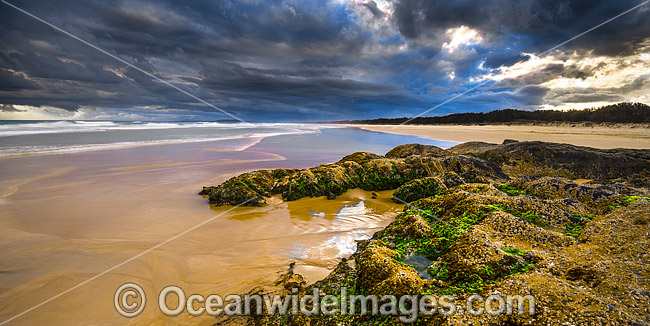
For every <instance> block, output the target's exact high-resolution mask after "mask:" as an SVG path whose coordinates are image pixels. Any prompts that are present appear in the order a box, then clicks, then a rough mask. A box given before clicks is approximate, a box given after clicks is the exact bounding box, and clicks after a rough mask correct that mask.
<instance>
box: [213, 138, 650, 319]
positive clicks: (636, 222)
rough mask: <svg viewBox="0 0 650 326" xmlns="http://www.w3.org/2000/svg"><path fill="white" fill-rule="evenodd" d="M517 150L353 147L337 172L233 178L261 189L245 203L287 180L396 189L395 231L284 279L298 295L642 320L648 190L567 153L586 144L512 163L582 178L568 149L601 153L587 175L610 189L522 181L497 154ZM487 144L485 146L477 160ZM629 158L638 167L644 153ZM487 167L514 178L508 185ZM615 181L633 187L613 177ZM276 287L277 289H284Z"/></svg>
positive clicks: (559, 180) (329, 168) (530, 178)
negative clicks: (490, 299) (328, 267)
mask: <svg viewBox="0 0 650 326" xmlns="http://www.w3.org/2000/svg"><path fill="white" fill-rule="evenodd" d="M518 144H520V143H517V142H509V143H508V144H506V145H486V144H482V143H481V144H478V145H477V144H469V145H466V146H464V147H463V146H457V147H455V149H452V150H451V151H450V152H453V151H455V150H458V149H459V148H460V149H461V150H462V151H466V150H470V149H471V150H472V151H474V152H475V155H477V156H479V157H474V156H472V155H459V154H458V153H456V154H445V153H442V152H440V151H437V150H435V149H430V148H427V147H418V146H411V145H407V146H406V147H402V148H399V149H398V150H393V151H391V152H393V153H392V154H391V156H393V157H391V158H387V157H376V156H375V155H374V154H372V155H371V154H370V153H355V154H353V155H351V156H349V157H347V159H344V160H341V161H340V162H337V163H335V164H329V165H324V166H320V167H317V168H313V169H307V170H284V172H275V171H264V172H261V171H257V173H256V172H253V174H250V175H248V174H245V175H242V176H240V177H241V179H237V180H238V181H243V182H252V181H255V182H258V183H259V184H256V185H255V186H249V187H247V188H243V189H244V190H245V191H244V190H242V194H246V196H247V195H253V194H251V193H250V192H248V191H249V190H250V191H252V192H255V193H256V194H258V195H260V196H262V197H263V196H266V195H268V194H273V193H278V192H280V193H282V194H283V197H284V196H285V192H287V191H288V192H287V193H286V196H290V194H293V193H295V192H293V191H289V190H288V187H289V186H288V185H291V187H294V186H295V185H297V184H302V185H314V184H321V183H319V182H318V181H317V180H323V179H326V178H330V179H336V180H340V182H338V181H337V182H334V183H333V185H331V186H330V185H328V186H327V187H326V189H328V190H327V191H328V192H332V193H338V191H344V190H343V189H345V188H346V187H352V186H356V187H361V188H364V189H396V191H395V194H394V197H395V198H396V201H398V202H406V203H407V204H406V205H405V207H404V211H403V212H402V213H401V214H400V215H398V216H397V217H396V218H395V220H394V221H393V222H392V223H391V224H389V225H388V226H387V227H386V228H385V229H383V230H381V231H379V232H377V233H375V234H374V235H373V237H372V239H370V240H364V241H360V242H359V243H358V249H357V252H356V253H355V254H353V255H352V256H351V257H349V258H346V259H344V260H343V261H342V262H341V263H340V264H339V265H338V266H337V267H336V269H334V271H332V272H331V273H330V274H329V276H327V277H326V278H325V279H323V280H321V281H319V282H316V283H315V284H313V285H305V284H304V283H301V282H300V280H299V279H298V280H297V281H296V282H294V283H292V284H293V285H292V286H294V287H296V288H297V289H298V291H299V292H300V293H301V294H311V291H312V290H313V289H314V288H319V289H320V290H321V295H326V294H331V295H337V294H338V293H339V291H340V289H341V287H346V288H348V291H349V294H355V295H358V294H364V295H375V296H378V297H380V296H382V295H385V294H392V295H396V296H400V295H407V294H408V295H423V294H433V295H437V296H440V295H444V294H449V295H454V296H455V297H456V302H457V303H464V302H465V300H466V299H467V298H468V297H469V296H471V295H473V294H480V295H482V296H483V297H486V296H488V295H490V294H514V295H517V294H518V295H528V294H529V295H532V296H533V297H534V298H535V314H534V315H528V314H523V315H519V314H510V315H507V314H499V315H490V314H480V315H478V316H475V315H471V314H467V313H463V314H452V315H449V316H443V315H440V314H436V315H434V316H425V315H420V316H419V317H418V320H417V324H423V325H464V324H472V325H555V324H558V323H566V324H573V325H600V324H607V325H642V324H645V323H646V321H647V320H649V319H650V303H649V299H650V296H649V295H648V293H650V264H648V261H650V254H649V253H650V236H649V235H650V233H649V232H650V231H649V230H650V196H649V194H650V190H648V189H647V188H638V187H632V186H630V185H631V184H632V183H633V182H631V181H630V180H631V179H626V178H625V177H624V176H617V175H614V174H613V172H612V170H610V169H609V168H607V167H606V166H608V165H609V164H613V163H611V162H609V161H608V160H609V159H608V158H603V157H606V156H607V155H609V154H603V153H600V152H597V153H594V152H591V154H585V153H583V154H575V152H574V150H575V151H577V152H581V153H582V151H583V150H582V149H575V148H574V149H571V150H570V151H569V152H567V153H561V154H560V153H557V152H554V151H557V150H559V148H562V146H557V144H555V145H553V146H552V147H553V148H554V149H549V150H545V151H543V153H545V154H546V155H551V156H550V158H544V159H543V160H541V162H543V163H531V162H535V161H536V160H537V158H536V157H537V156H538V155H541V154H539V153H538V152H537V151H532V152H531V153H529V154H527V155H528V156H526V155H524V154H521V153H520V154H516V155H513V160H515V161H516V162H517V164H524V165H526V164H529V165H527V166H528V168H531V169H532V168H533V166H534V164H538V166H540V167H541V168H543V167H545V168H548V169H549V170H544V169H542V171H543V172H544V171H546V172H548V171H555V172H557V171H563V170H566V171H570V172H571V173H578V172H579V171H582V172H581V173H587V172H586V171H587V170H581V169H583V168H584V169H586V168H585V167H584V166H583V165H581V164H582V163H567V160H568V159H567V156H565V155H568V156H570V155H573V154H570V153H574V154H575V155H577V156H576V157H577V158H582V157H583V156H582V155H604V156H603V157H601V160H600V161H598V162H600V163H598V164H600V165H598V166H596V167H595V169H596V170H595V172H590V173H592V174H591V177H592V178H593V179H597V180H607V181H608V182H609V184H598V183H595V182H591V183H587V184H578V183H576V182H574V181H572V180H570V179H567V178H563V177H558V176H548V175H547V176H543V175H540V174H534V175H526V174H524V173H523V171H524V170H525V169H523V168H521V169H519V170H516V169H515V170H513V169H509V168H507V166H510V165H509V164H512V162H513V161H512V160H507V161H504V160H503V159H502V158H501V156H496V157H495V156H492V155H496V153H505V152H502V151H501V150H497V148H503V146H520V145H518ZM538 145H539V144H537V145H534V146H538ZM521 146H523V147H521V148H519V149H517V148H511V149H509V150H508V151H507V152H508V153H517V151H519V150H522V148H531V147H529V146H531V145H530V144H524V145H521ZM533 148H534V147H533ZM488 150H493V151H491V152H489V153H490V154H489V155H488V154H485V153H488ZM617 151H618V152H619V154H620V153H624V152H625V150H617ZM586 152H590V151H589V150H586ZM423 153H426V154H423ZM553 153H555V154H553ZM633 153H636V152H633ZM610 154H611V153H610ZM553 155H555V156H553ZM630 155H631V156H630V157H632V156H633V158H634V159H635V160H636V159H639V160H643V159H644V157H645V155H646V154H644V153H636V154H634V155H632V154H630ZM488 156H489V160H488ZM556 160H557V161H556ZM504 162H506V163H504ZM522 162H523V163H522ZM563 162H564V163H563ZM634 162H636V161H634ZM496 163H499V164H503V165H502V166H504V169H505V170H506V171H511V173H513V174H512V175H511V177H510V178H509V177H508V175H506V174H504V172H503V171H502V170H501V169H500V168H499V166H498V165H496ZM635 166H636V167H637V168H639V169H640V170H641V172H643V171H646V170H645V169H646V167H641V166H640V165H635ZM621 169H622V170H628V168H626V167H622V168H621ZM512 171H515V172H516V173H515V172H512ZM598 171H601V172H603V173H604V174H603V175H598V174H597V173H598ZM351 172H354V174H352V173H351ZM346 174H347V175H346ZM549 174H551V175H552V174H553V173H549ZM344 175H345V176H344ZM621 180H626V181H625V182H626V183H628V185H623V184H620V183H616V182H617V181H621ZM232 182H235V181H232ZM391 187H392V188H391ZM306 189H309V190H308V191H306V192H300V193H298V195H296V196H295V198H298V197H300V196H303V195H309V194H314V193H318V194H322V192H318V191H320V190H318V189H322V188H317V187H312V186H309V187H308V188H306ZM332 189H338V190H336V191H334V190H332ZM214 191H221V190H214ZM242 196H243V195H242ZM244 197H245V196H244ZM285 198H286V197H285ZM290 198H294V197H290ZM397 199H399V200H397ZM292 277H293V278H296V277H295V276H292ZM280 283H282V282H280ZM284 283H286V282H284ZM279 291H280V293H286V291H287V288H286V287H281V288H280V290H279ZM235 321H237V322H242V320H241V319H226V320H225V321H223V323H224V324H227V325H234V324H237V323H236V322H235ZM243 321H244V322H243V324H249V325H266V324H273V325H285V324H294V325H303V324H311V325H339V324H345V325H350V324H382V325H398V324H401V323H400V321H399V319H398V317H397V316H374V317H370V316H363V315H359V314H349V315H340V314H335V315H331V316H324V315H316V316H306V315H298V316H282V317H280V316H277V315H264V316H257V317H251V318H248V319H244V320H243Z"/></svg>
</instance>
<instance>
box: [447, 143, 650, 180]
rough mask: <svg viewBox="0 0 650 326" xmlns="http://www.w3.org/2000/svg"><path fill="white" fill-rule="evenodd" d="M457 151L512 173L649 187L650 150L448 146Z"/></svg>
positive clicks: (526, 145) (539, 145)
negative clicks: (487, 161) (492, 163)
mask: <svg viewBox="0 0 650 326" xmlns="http://www.w3.org/2000/svg"><path fill="white" fill-rule="evenodd" d="M448 151H449V152H451V153H455V154H466V155H474V156H477V157H481V158H484V159H487V160H489V161H492V162H494V163H497V164H498V165H499V166H501V167H502V168H503V170H504V171H506V172H507V173H508V174H510V175H546V176H556V177H565V178H571V179H577V178H580V179H593V180H594V181H595V182H596V183H604V184H608V183H616V182H624V183H627V184H628V185H631V186H637V187H647V186H650V151H648V150H642V149H596V148H590V147H583V146H574V145H569V144H558V143H548V142H539V141H528V142H505V143H504V144H500V145H497V144H489V143H482V142H469V143H464V144H460V145H457V146H454V147H452V148H450V149H448Z"/></svg>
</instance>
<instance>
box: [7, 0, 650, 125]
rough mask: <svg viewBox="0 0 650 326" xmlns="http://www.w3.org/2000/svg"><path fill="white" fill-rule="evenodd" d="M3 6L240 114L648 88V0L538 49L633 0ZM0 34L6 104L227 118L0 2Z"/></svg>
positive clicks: (527, 104)
mask: <svg viewBox="0 0 650 326" xmlns="http://www.w3.org/2000/svg"><path fill="white" fill-rule="evenodd" d="M12 3H13V4H14V5H16V6H18V7H20V8H23V9H24V10H26V11H28V12H30V13H32V14H34V15H35V16H38V17H40V18H42V19H44V20H46V21H48V22H50V23H52V24H54V25H55V26H58V27H60V28H62V29H64V30H66V31H68V32H70V33H71V34H73V35H75V36H77V37H79V38H81V39H83V40H85V41H87V42H90V43H91V44H94V45H96V46H98V47H100V48H102V49H104V50H106V51H107V52H109V53H111V54H112V55H114V56H117V57H119V58H121V59H123V60H126V61H127V62H129V63H131V64H133V65H135V66H137V67H139V68H141V69H143V70H145V71H147V72H148V73H150V74H153V75H155V76H157V77H159V78H160V79H162V80H165V81H166V82H169V83H171V84H173V85H175V86H177V87H179V88H181V89H183V90H185V91H187V92H189V93H191V94H194V95H196V96H198V97H200V98H201V99H203V100H205V101H207V102H209V103H211V104H214V105H216V106H217V107H220V108H222V109H223V110H226V111H227V112H230V113H232V114H234V115H236V116H238V117H240V118H242V119H245V120H330V119H331V120H340V119H354V118H373V117H401V116H410V115H411V116H412V115H416V114H419V113H420V112H422V111H424V110H427V109H428V108H430V107H433V106H435V105H436V104H438V103H441V102H443V101H445V100H447V99H448V98H450V97H452V96H454V95H456V94H458V93H460V92H463V91H464V90H467V89H469V88H471V87H474V86H475V85H477V83H479V82H487V81H493V82H491V83H490V84H487V85H486V87H480V88H478V89H477V90H476V91H474V92H472V93H470V94H468V95H467V96H465V97H464V98H461V99H459V100H457V101H453V102H451V103H449V104H447V105H445V106H443V107H441V108H440V109H437V110H434V111H432V112H430V114H432V115H435V114H445V113H451V112H468V111H488V110H493V109H502V108H510V107H513V108H522V109H535V108H539V107H542V106H545V107H549V106H553V107H562V106H563V105H572V106H573V105H580V104H584V105H587V106H589V105H591V104H592V103H595V102H598V103H600V102H616V101H621V100H626V101H630V100H638V101H650V98H648V97H647V96H648V95H644V94H648V93H649V92H648V90H650V89H649V85H648V82H647V80H648V78H647V74H644V73H643V69H644V68H648V67H647V62H648V61H649V60H650V58H648V57H647V56H648V55H649V54H648V53H650V14H649V13H650V9H649V7H648V6H643V7H640V8H638V9H636V10H634V11H632V12H630V13H628V14H626V15H625V16H623V17H621V18H619V19H617V20H615V21H612V22H611V23H608V24H607V25H605V26H602V27H601V28H598V29H596V30H594V31H592V32H590V33H588V34H586V35H584V36H583V37H581V38H579V39H577V40H575V41H573V42H571V43H569V44H567V45H565V46H563V47H561V48H558V49H557V50H556V51H553V52H549V53H545V54H544V55H543V56H539V54H540V53H542V52H544V51H545V50H547V49H549V48H551V47H553V46H555V45H557V44H558V43H560V42H563V41H565V40H567V39H569V38H571V37H573V36H575V35H577V34H579V33H582V32H584V31H585V30H587V29H589V28H591V27H593V26H595V25H597V24H600V23H602V22H604V21H606V20H607V19H610V18H612V17H613V16H615V15H617V14H619V13H621V12H623V11H625V10H627V9H629V8H631V7H633V6H635V5H637V4H638V2H636V1H582V0H579V1H541V0H522V1H515V2H513V1H506V0H496V1H478V0H476V1H475V0H469V1H429V0H400V1H385V0H376V1H372V0H370V1H354V0H350V1H339V0H320V1H299V0H294V1H288V0H287V1H252V0H247V1H243V0H242V1H229V0H224V1H192V2H186V3H181V2H174V1H155V2H154V1H145V0H130V1H112V2H106V1H92V0H91V1H79V0H77V1H61V0H53V1H47V2H41V1H28V0H23V1H19V0H14V1H13V2H12ZM0 33H2V34H1V35H2V36H1V37H0V49H1V50H2V51H1V53H0V104H2V105H3V106H2V108H3V111H5V112H10V111H7V110H9V109H8V108H16V107H17V106H18V107H20V108H21V109H20V110H21V112H22V110H28V109H29V107H53V108H59V109H62V110H67V111H70V112H76V111H78V110H81V109H85V110H95V111H102V112H106V114H105V115H103V116H110V114H111V112H120V113H121V114H123V113H124V112H132V113H137V114H135V115H129V116H137V117H140V118H144V119H146V118H152V117H155V118H156V119H170V120H183V119H193V120H196V119H199V120H211V119H220V118H227V116H225V115H223V114H222V113H220V112H218V111H216V110H214V109H213V108H211V107H209V106H206V105H204V104H202V103H200V102H198V101H196V100H194V99H193V98H191V97H189V96H187V95H185V94H183V93H181V92H178V91H177V90H174V89H172V88H171V87H169V86H168V85H165V84H164V83H161V82H159V81H157V80H155V79H154V78H151V76H148V75H146V74H143V73H142V72H140V71H137V70H136V69H134V68H132V67H129V66H128V65H125V64H123V63H121V62H119V61H118V60H115V59H114V58H111V57H110V56H108V55H106V54H103V53H101V52H100V51H97V50H96V49H93V48H91V47H89V46H87V45H85V44H83V43H81V42H79V41H78V40H75V39H73V38H72V37H70V36H68V35H65V34H64V33H61V32H59V31H56V30H55V29H53V28H51V27H49V26H47V25H45V24H43V23H41V22H38V21H37V20H35V19H33V18H30V17H29V16H27V15H25V14H24V13H21V12H20V11H18V10H16V9H14V8H12V7H10V6H8V5H6V4H0ZM594 58H597V60H595V59H594ZM644 58H645V59H644ZM645 71H647V69H645ZM603 77H607V78H610V80H611V83H610V84H607V85H604V84H599V81H596V80H597V79H598V78H600V80H602V78H603ZM592 80H593V81H592ZM490 85H493V86H492V87H487V86H490ZM585 85H587V86H586V87H585ZM589 85H592V86H589Z"/></svg>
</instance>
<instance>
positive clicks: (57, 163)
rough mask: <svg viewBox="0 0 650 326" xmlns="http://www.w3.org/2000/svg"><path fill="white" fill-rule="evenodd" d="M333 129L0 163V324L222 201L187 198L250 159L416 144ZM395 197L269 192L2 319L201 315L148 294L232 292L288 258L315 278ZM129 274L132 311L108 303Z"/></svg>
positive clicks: (205, 321)
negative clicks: (141, 295) (168, 312)
mask: <svg viewBox="0 0 650 326" xmlns="http://www.w3.org/2000/svg"><path fill="white" fill-rule="evenodd" d="M333 133H335V134H336V133H338V134H336V135H329V136H327V135H303V136H279V137H270V138H267V139H264V140H263V141H260V140H259V139H242V140H237V141H236V142H241V143H237V144H233V143H232V141H230V143H228V146H230V147H228V146H226V145H225V143H224V142H205V143H191V144H173V145H159V146H147V147H139V148H128V149H121V150H104V151H94V152H87V153H72V154H65V155H37V156H27V157H18V158H4V159H0V176H1V177H2V178H1V180H0V257H1V259H0V321H4V320H6V319H8V318H11V317H13V316H15V315H16V314H18V313H21V312H23V311H24V310H26V309H29V308H30V307H32V306H34V305H35V304H38V303H40V302H42V301H44V300H46V299H49V298H51V297H53V296H55V295H58V294H59V293H61V292H62V291H65V290H67V289H69V288H71V287H73V286H76V285H78V284H79V283H81V282H83V281H85V280H87V279H89V278H91V277H93V276H95V275H97V274H99V273H102V272H104V271H105V270H106V269H108V268H111V267H113V266H115V265H117V264H119V263H121V262H123V261H125V260H127V259H129V258H131V257H133V256H136V255H138V254H140V253H141V252H143V251H145V250H147V249H150V248H152V247H153V246H155V245H157V244H159V243H160V242H163V241H165V240H167V239H169V238H170V237H172V236H174V235H176V234H178V233H179V232H182V231H184V230H186V229H188V228H190V227H192V226H194V225H197V224H199V223H202V222H204V221H205V220H207V219H210V218H212V217H213V216H216V215H218V214H222V213H223V212H225V211H226V210H227V209H229V207H210V206H209V205H207V201H206V199H205V198H202V197H201V196H198V195H196V193H197V192H198V191H199V190H200V189H201V187H202V186H204V185H215V184H218V183H220V182H222V181H224V180H225V179H226V178H228V177H231V176H233V175H236V174H238V173H241V172H246V171H250V170H255V169H260V168H278V167H291V168H304V167H309V166H314V165H318V164H321V163H326V162H333V161H336V160H338V159H339V158H340V157H342V156H343V155H345V154H349V153H350V152H352V150H350V147H357V148H358V149H359V150H371V151H376V152H380V153H383V152H385V151H386V150H388V149H390V148H391V147H393V146H395V145H397V144H398V143H407V142H414V141H418V140H417V139H415V138H413V137H404V136H398V137H397V138H395V137H394V136H391V135H387V134H378V133H372V132H367V131H359V130H348V131H345V132H343V131H336V132H333ZM351 136H354V137H355V138H354V139H356V140H354V141H349V142H348V143H347V144H345V145H339V144H338V143H337V142H338V141H339V139H351ZM370 140H374V141H375V143H373V142H372V141H370ZM246 142H250V144H255V145H254V146H252V147H248V146H249V145H250V144H248V143H246ZM323 144H329V145H328V146H329V147H328V146H325V145H323ZM224 148H225V149H224ZM228 148H235V149H228ZM236 148H245V149H244V150H237V149H236ZM391 195H392V192H391V191H387V192H380V193H379V198H378V199H371V198H370V195H369V193H367V192H364V191H360V190H351V191H349V192H347V193H346V194H344V195H342V196H340V197H339V198H337V199H336V200H326V199H324V198H307V199H302V200H298V201H294V202H283V201H282V200H281V199H280V198H277V197H276V198H273V199H272V200H271V204H270V205H268V206H266V207H256V208H250V207H241V208H236V209H234V210H232V211H230V212H228V213H226V214H224V215H223V216H220V217H218V218H216V219H214V220H213V221H211V222H210V223H207V224H205V225H203V226H201V227H200V228H197V229H196V230H193V231H191V232H190V233H188V234H186V235H184V236H182V237H180V238H178V239H175V240H173V241H172V242H170V243H168V244H165V245H164V246H161V247H160V248H157V249H155V250H153V251H151V252H150V253H147V254H146V255H144V256H142V257H139V258H137V259H135V260H133V261H131V262H129V263H127V264H124V265H123V266H120V267H119V268H116V269H115V270H113V271H111V272H109V273H107V274H105V275H102V276H101V277H99V278H97V279H95V280H93V281H91V282H89V283H88V284H85V285H83V286H81V287H79V288H77V289H75V290H73V291H71V292H69V293H67V294H64V295H62V296H61V297H59V298H57V299H55V300H53V301H51V302H49V303H47V304H45V305H43V306H41V307H39V308H37V309H35V310H34V311H32V312H29V313H27V314H25V315H24V316H21V317H19V318H17V319H16V320H14V321H12V322H10V323H8V324H7V325H50V324H52V325H68V324H83V325H124V324H128V325H150V324H169V325H183V324H187V325H189V324H192V325H197V324H200V325H211V324H212V323H213V322H214V319H213V318H212V317H209V316H202V317H189V316H188V315H187V314H182V315H181V316H179V317H173V318H172V317H166V316H163V315H162V313H161V312H160V311H159V310H158V308H157V294H158V293H159V292H160V290H161V289H163V288H164V287H166V286H168V285H177V286H180V287H181V288H183V289H184V290H185V291H186V293H187V294H188V295H189V294H191V293H200V294H203V295H209V294H220V295H227V294H231V293H242V292H245V291H247V290H249V289H251V288H252V287H253V286H255V285H259V284H265V283H268V282H271V281H272V280H274V278H275V275H276V273H277V272H280V271H283V270H285V269H286V268H287V266H288V264H289V263H291V262H297V271H298V272H299V273H301V274H303V275H304V276H305V277H306V279H307V280H308V281H309V282H314V281H316V280H319V279H321V278H323V277H324V276H326V275H327V274H328V273H329V271H330V270H331V269H332V268H333V267H334V266H335V265H336V264H337V263H338V261H340V258H341V257H344V256H347V255H349V254H351V253H352V252H353V251H354V249H355V242H354V240H355V239H363V238H368V237H369V236H370V235H372V234H373V233H374V232H375V231H377V230H379V229H381V228H383V227H384V226H386V225H387V224H388V223H390V222H391V221H392V219H393V218H394V216H395V215H396V214H397V213H398V212H399V211H401V205H397V204H395V203H393V202H392V201H391V200H390V197H391ZM127 282H134V283H137V284H139V285H141V286H142V287H143V288H144V290H145V293H147V300H148V303H147V306H146V308H145V310H144V313H143V314H142V315H141V316H138V317H136V318H133V319H125V318H123V317H121V316H119V315H118V314H117V312H116V311H115V308H114V307H113V296H114V293H115V290H116V289H117V288H118V287H119V286H120V285H122V284H124V283H127Z"/></svg>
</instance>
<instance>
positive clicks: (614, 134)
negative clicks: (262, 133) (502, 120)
mask: <svg viewBox="0 0 650 326" xmlns="http://www.w3.org/2000/svg"><path fill="white" fill-rule="evenodd" d="M349 126H350V127H358V128H362V129H365V130H373V131H380V132H388V133H394V134H401V135H413V136H420V137H425V138H430V139H439V140H447V141H454V142H468V141H483V142H488V143H497V144H500V143H502V142H503V140H504V139H515V140H519V141H534V140H537V141H547V142H555V143H567V144H573V145H578V146H588V147H594V148H637V149H650V125H647V124H634V125H630V124H607V125H606V124H585V123H581V124H568V123H557V124H553V123H549V124H526V125H522V124H512V125H399V126H395V125H349Z"/></svg>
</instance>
